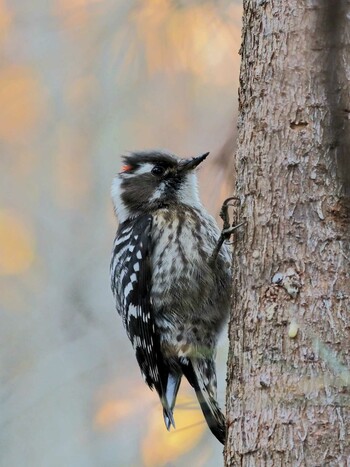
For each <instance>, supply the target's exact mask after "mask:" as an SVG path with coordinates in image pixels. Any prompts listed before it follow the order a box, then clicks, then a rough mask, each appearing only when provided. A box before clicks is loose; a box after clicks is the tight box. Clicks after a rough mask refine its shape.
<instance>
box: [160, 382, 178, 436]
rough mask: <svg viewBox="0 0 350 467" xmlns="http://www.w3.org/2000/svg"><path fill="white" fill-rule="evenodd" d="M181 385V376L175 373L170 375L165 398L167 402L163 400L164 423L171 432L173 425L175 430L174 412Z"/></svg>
mask: <svg viewBox="0 0 350 467" xmlns="http://www.w3.org/2000/svg"><path fill="white" fill-rule="evenodd" d="M180 383H181V375H179V374H174V373H169V374H168V380H167V383H166V390H165V397H163V399H165V400H162V405H163V416H164V423H165V426H166V428H167V430H170V427H171V425H173V427H174V428H175V421H174V416H173V410H174V407H175V402H176V396H177V393H178V391H179V387H180Z"/></svg>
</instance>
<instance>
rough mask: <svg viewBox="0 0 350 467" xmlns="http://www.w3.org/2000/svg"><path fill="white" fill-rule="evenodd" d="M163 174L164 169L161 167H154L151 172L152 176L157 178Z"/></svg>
mask: <svg viewBox="0 0 350 467" xmlns="http://www.w3.org/2000/svg"><path fill="white" fill-rule="evenodd" d="M164 172H165V168H164V167H163V166H161V165H155V166H154V167H153V169H152V170H151V173H152V175H156V176H157V177H159V176H160V175H163V174H164Z"/></svg>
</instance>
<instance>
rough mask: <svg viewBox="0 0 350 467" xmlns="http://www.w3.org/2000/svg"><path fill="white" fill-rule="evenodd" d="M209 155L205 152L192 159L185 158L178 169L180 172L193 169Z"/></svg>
mask: <svg viewBox="0 0 350 467" xmlns="http://www.w3.org/2000/svg"><path fill="white" fill-rule="evenodd" d="M208 155H209V152H206V153H205V154H203V155H202V156H198V157H193V158H192V159H185V160H184V161H181V163H180V166H179V169H178V170H179V171H180V172H187V171H188V170H193V169H195V168H196V167H197V166H198V165H199V164H200V163H201V162H203V161H204V159H206V158H207V157H208Z"/></svg>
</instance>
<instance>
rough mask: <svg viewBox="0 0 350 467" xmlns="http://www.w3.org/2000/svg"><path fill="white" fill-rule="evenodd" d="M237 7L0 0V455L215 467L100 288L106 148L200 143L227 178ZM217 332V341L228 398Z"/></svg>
mask: <svg viewBox="0 0 350 467" xmlns="http://www.w3.org/2000/svg"><path fill="white" fill-rule="evenodd" d="M240 23H241V1H239V0H237V1H235V0H222V1H220V0H217V1H214V0H213V1H204V0H203V1H199V0H193V1H191V0H186V1H185V0H183V1H181V0H178V1H175V0H129V1H126V0H124V1H121V0H49V1H48V0H32V1H30V2H29V1H27V0H0V54H1V61H0V108H1V111H0V148H1V162H0V164H1V170H0V193H1V202H0V306H1V325H0V339H1V344H2V351H1V355H0V359H1V367H0V368H1V389H0V391H1V407H0V423H1V434H0V464H1V466H4V467H5V466H6V467H22V466H26V467H34V466H35V467H41V466H43V467H56V466H57V467H61V466H63V465H64V466H68V467H70V466H72V467H80V466H81V467H90V466H91V467H100V466H103V467H112V466H113V467H115V466H186V465H194V466H217V465H221V464H222V447H221V445H220V444H219V443H218V442H217V440H216V439H215V438H214V437H213V436H212V435H211V433H210V432H209V430H208V429H207V427H206V425H205V423H204V421H203V417H202V413H201V411H200V410H199V407H198V404H197V402H196V400H195V399H194V395H193V392H192V390H191V388H189V387H188V385H187V383H185V382H183V384H182V386H181V389H180V396H179V402H178V408H177V409H176V411H175V420H176V425H177V430H176V431H172V432H171V433H168V432H167V431H166V429H165V427H164V423H163V417H162V411H161V407H160V403H159V401H158V398H157V396H156V394H155V393H153V392H151V391H150V390H149V389H148V388H147V386H146V385H145V384H144V382H143V380H142V377H141V375H140V372H139V369H138V366H137V364H136V360H135V357H134V354H133V350H132V348H131V345H130V343H129V341H128V340H127V337H126V335H125V332H124V329H123V327H122V324H121V320H120V318H119V316H118V315H117V313H116V312H115V309H114V302H113V298H112V293H111V291H110V288H109V260H110V252H111V248H112V242H113V238H114V234H115V230H116V228H117V223H116V220H115V218H114V215H113V210H112V205H111V201H110V195H109V191H110V185H111V181H112V178H113V176H114V175H115V174H116V173H117V172H118V169H119V166H120V156H121V155H122V154H123V153H125V152H126V151H130V150H136V149H149V148H153V147H155V148H164V149H168V150H170V151H173V152H175V153H177V154H178V155H180V156H184V157H190V156H195V155H199V154H202V153H204V152H207V151H210V152H211V156H210V158H209V159H207V161H206V163H205V166H204V167H203V169H202V170H201V171H200V185H201V187H200V189H201V194H202V198H203V201H204V204H205V205H206V206H207V207H208V209H209V211H210V212H211V213H212V214H213V215H215V216H216V217H217V214H218V212H219V209H220V205H221V202H222V200H223V199H224V197H225V196H228V195H229V194H230V193H231V186H232V183H233V169H232V157H233V152H234V144H235V126H236V108H237V88H238V70H239V56H238V49H239V45H240ZM226 354H227V338H226V335H225V333H224V335H223V338H222V343H221V345H220V349H219V355H218V366H219V375H218V379H219V382H218V383H219V399H220V402H221V405H222V406H224V402H225V364H226V356H227V355H226Z"/></svg>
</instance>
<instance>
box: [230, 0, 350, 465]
mask: <svg viewBox="0 0 350 467" xmlns="http://www.w3.org/2000/svg"><path fill="white" fill-rule="evenodd" d="M349 19H350V7H349V2H347V1H342V0H336V1H331V0H329V1H328V2H327V1H326V0H285V1H280V2H277V1H273V0H270V1H269V0H260V1H257V0H254V1H253V0H244V15H243V36H242V37H243V44H242V49H241V54H242V64H241V75H240V85H241V88H240V92H239V99H240V116H239V135H238V150H237V154H236V162H235V164H236V167H235V171H236V174H237V180H236V196H237V197H239V200H240V206H239V208H238V213H237V222H240V221H242V220H246V221H247V224H246V226H245V227H241V228H240V229H238V231H237V232H238V233H237V235H236V240H235V245H234V248H235V256H234V296H233V311H232V316H231V322H230V330H229V334H230V353H229V360H228V389H227V391H228V392H227V414H228V439H227V445H226V450H225V462H226V465H244V466H260V465H264V466H265V465H266V466H274V467H275V466H286V465H287V466H289V465H292V466H298V465H301V466H304V465H307V466H325V465H331V466H338V465H339V466H349V465H350V370H349V368H350V304H349V297H350V280H349V270H350V242H349V232H350V225H349V224H350V220H349V198H348V195H349V180H350V170H349V158H350V145H349V135H350V128H349V122H350V120H349V111H350V109H349V106H350V94H349V77H350V54H349V44H350V40H349V35H350V26H349Z"/></svg>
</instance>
